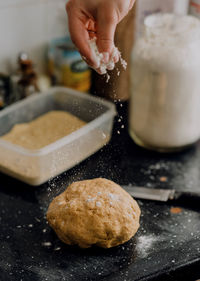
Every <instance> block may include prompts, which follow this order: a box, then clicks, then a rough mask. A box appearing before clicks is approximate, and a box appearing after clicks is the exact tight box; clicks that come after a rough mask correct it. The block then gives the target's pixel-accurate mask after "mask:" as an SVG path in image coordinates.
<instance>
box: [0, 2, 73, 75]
mask: <svg viewBox="0 0 200 281" xmlns="http://www.w3.org/2000/svg"><path fill="white" fill-rule="evenodd" d="M66 2H67V1H66V0H0V34H1V41H0V42H1V43H0V72H4V73H6V72H11V71H12V70H14V69H15V65H16V58H17V54H18V53H19V52H20V51H23V50H24V51H26V52H28V53H29V54H30V56H31V57H32V58H33V60H34V62H35V63H36V65H37V69H39V70H43V68H44V66H43V62H44V56H45V51H46V47H47V43H48V42H49V41H50V40H51V39H52V38H56V37H60V36H63V35H65V34H66V33H68V31H67V16H66V12H65V3H66Z"/></svg>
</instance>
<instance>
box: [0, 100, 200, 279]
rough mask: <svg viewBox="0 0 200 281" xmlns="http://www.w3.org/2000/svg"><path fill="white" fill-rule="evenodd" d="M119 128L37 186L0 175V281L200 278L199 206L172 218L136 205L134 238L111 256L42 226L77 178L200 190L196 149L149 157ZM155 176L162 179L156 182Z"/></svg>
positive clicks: (162, 206) (160, 209) (166, 207)
mask: <svg viewBox="0 0 200 281" xmlns="http://www.w3.org/2000/svg"><path fill="white" fill-rule="evenodd" d="M119 108H120V106H119ZM123 108H126V107H125V105H123V107H122V108H121V109H123ZM122 114H123V110H122ZM120 115H121V113H120ZM118 118H119V116H118ZM118 118H117V119H118ZM123 118H125V115H124V114H123ZM121 124H124V122H123V121H122V122H116V125H115V129H114V134H113V139H112V141H111V142H110V144H109V145H107V146H106V147H104V148H103V149H101V150H100V151H99V152H98V153H96V154H95V155H93V156H92V157H90V158H89V159H87V160H85V161H84V162H82V163H81V164H80V165H78V166H77V167H75V168H73V169H71V170H69V171H67V172H66V173H64V174H62V175H61V176H59V177H57V178H55V179H53V180H52V181H49V182H48V183H46V184H44V185H42V186H40V187H30V186H28V185H26V184H23V183H21V182H19V181H16V180H14V179H11V178H9V177H7V176H5V175H3V174H1V175H0V223H1V231H0V280H1V281H4V280H5V281H10V280H11V281H12V280H14V281H16V280H17V281H18V280H21V281H30V280H31V281H32V280H33V281H35V280H37V281H44V280H49V281H57V280H59V281H64V280H67V281H77V280H80V281H81V280H85V281H86V280H91V281H92V280H110V281H113V280H114V281H118V280H119V281H122V280H123V281H125V280H126V281H130V280H135V281H136V280H138V281H139V280H140V281H141V280H145V281H146V280H147V281H148V280H159V281H162V280H164V281H167V280H173V281H174V280H181V281H182V280H187V281H190V280H195V279H197V278H199V277H200V212H199V210H200V206H190V205H187V204H185V205H181V206H179V205H178V206H179V207H181V210H182V211H181V212H180V213H178V214H173V213H171V211H170V208H171V207H172V206H174V205H173V203H159V202H150V201H141V200H138V203H139V205H140V207H141V210H142V216H141V227H140V229H139V231H138V233H137V234H136V236H135V237H134V238H133V239H131V240H130V241H129V242H127V243H126V244H124V245H121V246H118V247H115V248H112V249H108V250H104V249H99V248H92V249H87V250H81V249H78V248H76V247H68V246H66V245H64V244H63V243H61V242H60V241H59V240H58V238H57V237H56V235H55V234H54V232H53V231H52V230H51V229H50V227H49V226H48V224H47V223H46V219H45V213H46V210H47V207H48V205H49V202H50V201H51V200H52V198H53V197H54V196H56V195H58V194H59V193H61V192H62V191H63V190H64V189H65V188H66V186H67V185H68V184H69V183H71V182H72V181H75V180H83V179H88V178H95V177H105V178H108V179H111V180H114V181H116V182H117V183H119V184H129V183H131V184H135V185H141V186H142V185H143V186H149V187H160V188H175V189H177V190H183V189H186V190H197V189H200V143H198V144H197V145H196V146H194V147H192V148H191V149H189V150H187V151H184V152H182V153H176V154H167V155H163V154H157V153H153V152H148V151H145V150H143V149H141V148H139V147H137V146H136V145H135V144H134V143H133V141H132V140H131V138H130V137H129V136H128V134H127V128H126V126H125V128H124V129H122V128H120V127H121ZM117 131H120V134H118V133H117ZM160 177H166V178H167V181H165V182H161V181H160ZM186 203H187V202H186ZM175 206H177V205H175ZM46 242H49V243H48V244H44V243H46Z"/></svg>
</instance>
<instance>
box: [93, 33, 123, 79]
mask: <svg viewBox="0 0 200 281" xmlns="http://www.w3.org/2000/svg"><path fill="white" fill-rule="evenodd" d="M89 46H90V48H91V50H92V52H93V55H94V57H95V59H96V62H97V64H98V65H99V70H100V72H101V74H106V76H107V79H106V83H108V81H109V80H110V75H109V74H108V73H107V70H113V69H114V68H115V62H114V57H115V56H116V55H118V56H119V60H120V63H121V65H122V66H123V68H124V69H126V67H127V62H126V61H125V60H124V59H123V58H122V56H121V53H120V51H119V50H118V48H116V47H115V48H114V50H113V53H112V56H111V58H110V60H109V61H108V63H104V62H103V53H100V52H99V50H98V48H97V44H96V38H93V39H91V40H89ZM119 74H120V71H118V72H117V75H118V76H119Z"/></svg>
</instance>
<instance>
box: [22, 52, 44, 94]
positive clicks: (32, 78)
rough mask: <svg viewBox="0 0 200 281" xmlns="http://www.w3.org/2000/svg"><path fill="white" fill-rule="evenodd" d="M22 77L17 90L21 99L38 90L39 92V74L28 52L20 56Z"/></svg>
mask: <svg viewBox="0 0 200 281" xmlns="http://www.w3.org/2000/svg"><path fill="white" fill-rule="evenodd" d="M18 64H19V73H20V78H19V81H18V87H17V90H18V91H19V95H20V99H23V98H26V97H28V96H30V95H32V94H34V93H36V92H39V88H38V86H37V75H36V73H35V71H34V69H33V63H32V61H31V60H30V59H29V58H28V56H27V54H26V53H21V54H20V55H19V58H18Z"/></svg>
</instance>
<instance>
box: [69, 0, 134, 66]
mask: <svg viewBox="0 0 200 281" xmlns="http://www.w3.org/2000/svg"><path fill="white" fill-rule="evenodd" d="M134 2H135V0H69V1H68V3H67V5H66V9H67V13H68V22H69V31H70V34H71V39H72V41H73V42H74V44H75V45H76V47H77V48H78V50H79V52H80V54H81V55H82V57H83V58H84V59H85V61H86V62H87V63H88V64H89V65H90V66H91V67H93V68H94V69H98V68H99V61H97V60H96V58H95V56H94V54H93V52H92V51H91V48H90V46H89V44H88V41H89V40H90V39H92V38H94V37H96V38H97V42H96V43H97V47H98V50H99V52H100V53H102V54H103V60H104V63H108V61H109V59H110V57H111V56H112V54H113V52H114V50H115V45H114V34H115V30H116V26H117V24H118V23H119V22H120V21H121V20H122V19H123V18H124V17H125V16H126V15H127V13H128V12H129V10H130V9H131V8H132V7H133V4H134ZM118 59H119V56H118V54H116V55H115V57H114V62H117V61H118Z"/></svg>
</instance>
